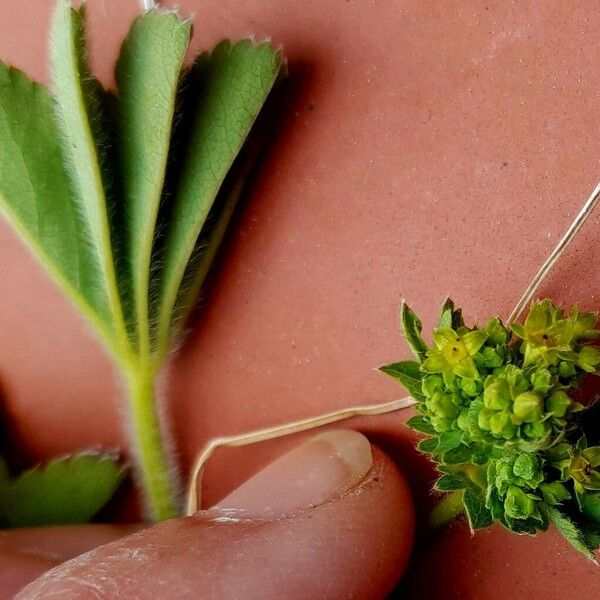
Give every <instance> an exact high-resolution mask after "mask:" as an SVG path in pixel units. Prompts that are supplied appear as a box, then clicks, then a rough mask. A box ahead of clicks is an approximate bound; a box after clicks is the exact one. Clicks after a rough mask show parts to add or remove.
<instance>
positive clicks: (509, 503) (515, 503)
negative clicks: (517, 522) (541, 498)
mask: <svg viewBox="0 0 600 600" xmlns="http://www.w3.org/2000/svg"><path fill="white" fill-rule="evenodd" d="M504 511H505V512H506V515H507V516H509V517H510V518H511V519H529V518H530V517H533V516H534V515H535V514H536V512H537V510H536V498H535V496H533V495H532V494H527V493H526V492H524V491H523V490H522V489H521V488H520V487H518V486H516V485H511V486H509V488H508V490H507V491H506V498H505V500H504Z"/></svg>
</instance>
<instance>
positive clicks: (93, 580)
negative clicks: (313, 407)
mask: <svg viewBox="0 0 600 600" xmlns="http://www.w3.org/2000/svg"><path fill="white" fill-rule="evenodd" d="M413 533H414V513H413V506H412V500H411V496H410V493H409V491H408V487H407V485H406V482H405V481H404V479H403V478H402V476H401V475H400V473H399V472H398V470H397V469H396V467H395V466H394V464H393V463H392V461H391V460H390V459H389V458H387V457H386V456H385V455H384V454H383V453H382V452H381V451H379V450H378V449H377V448H372V447H371V445H370V444H369V442H368V440H367V439H366V438H365V437H364V436H363V435H361V434H360V433H357V432H354V431H350V430H337V431H329V432H326V433H323V434H321V435H318V436H316V437H314V438H312V439H310V440H309V441H308V442H306V443H304V444H303V445H302V446H300V447H299V448H297V449H295V450H293V451H292V452H290V453H289V454H287V455H285V456H283V457H281V458H280V459H278V460H276V461H275V462H274V463H272V464H271V465H269V466H268V467H267V468H266V469H264V470H263V471H261V472H260V473H258V474H257V475H255V476H254V477H253V478H251V479H250V480H248V481H247V482H246V483H245V484H243V485H242V486H241V487H240V488H238V489H237V490H236V491H235V492H233V493H232V494H231V495H230V496H228V497H227V498H225V499H224V500H223V501H222V502H221V503H220V504H219V505H218V506H216V507H213V508H211V509H210V510H205V511H199V512H198V513H196V515H194V516H193V517H189V518H182V519H173V520H171V521H167V522H164V523H161V524H158V525H155V526H154V527H151V528H148V529H145V530H143V531H140V532H138V533H135V534H133V535H130V536H128V537H125V538H123V539H120V540H118V541H115V542H112V543H109V544H106V545H104V546H101V547H99V548H97V549H95V550H92V551H91V552H88V553H87V554H84V555H81V556H79V557H77V558H74V559H72V560H70V561H68V562H66V563H64V564H62V565H60V566H59V567H57V568H55V569H52V570H51V571H49V572H47V573H46V574H45V575H43V576H42V577H41V578H39V579H38V580H36V581H34V582H33V583H32V584H30V585H29V586H27V587H26V588H25V589H24V590H22V591H21V593H20V594H18V595H17V598H18V599H21V600H25V599H34V598H50V597H53V598H54V597H56V598H69V599H87V598H111V599H112V598H127V599H128V600H132V599H136V598H140V599H141V598H144V599H148V600H151V599H154V598H156V599H159V598H178V599H182V600H185V599H188V598H189V599H192V598H193V599H197V598H206V599H211V598H215V599H219V600H223V599H229V598H249V599H252V598H261V599H271V598H272V599H278V600H279V599H280V598H286V599H291V600H294V599H296V598H297V599H303V600H304V599H306V598H328V599H331V600H335V599H346V598H356V599H363V598H364V599H369V600H376V599H378V598H384V597H385V596H386V595H387V594H388V593H389V592H390V591H391V590H392V589H393V587H394V585H395V584H396V583H397V582H398V580H399V578H400V577H401V575H402V573H403V571H404V569H405V567H406V564H407V561H408V558H409V555H410V550H411V547H412V541H413Z"/></svg>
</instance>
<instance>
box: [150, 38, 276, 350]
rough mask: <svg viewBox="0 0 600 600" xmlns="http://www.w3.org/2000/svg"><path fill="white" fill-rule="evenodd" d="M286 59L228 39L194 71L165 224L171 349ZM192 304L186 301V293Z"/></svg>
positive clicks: (162, 328) (164, 289) (164, 285)
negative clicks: (235, 174)
mask: <svg viewBox="0 0 600 600" xmlns="http://www.w3.org/2000/svg"><path fill="white" fill-rule="evenodd" d="M280 66H281V56H280V54H279V53H278V52H276V51H274V50H273V48H272V47H271V46H270V45H269V44H254V43H253V42H250V41H248V40H244V41H242V42H238V43H237V44H233V45H232V44H230V43H229V42H223V43H221V44H219V45H218V46H217V47H216V48H215V49H214V50H213V51H212V52H211V53H205V54H202V55H201V56H200V57H199V58H198V60H197V61H196V63H195V65H194V66H193V68H192V69H191V71H190V74H189V81H188V85H189V87H190V92H193V93H194V95H195V107H194V112H193V121H192V125H191V130H190V132H189V134H188V136H187V140H186V147H185V150H184V153H183V157H182V166H181V169H180V172H179V177H178V185H177V187H176V189H175V190H174V199H173V206H172V210H171V212H170V214H169V223H168V225H167V226H166V227H165V239H164V246H163V248H162V251H161V252H160V254H159V255H158V257H157V261H158V262H159V264H160V266H161V272H160V281H159V285H158V289H159V292H158V300H157V316H156V322H157V329H156V334H155V338H156V339H155V344H156V345H157V347H158V350H157V352H158V355H159V356H162V355H164V353H165V352H166V351H167V349H168V346H169V341H170V338H171V332H172V331H173V329H172V328H173V327H174V326H176V324H177V315H174V314H173V312H174V308H175V307H176V306H179V307H180V308H181V307H184V306H186V305H189V304H190V303H192V302H193V301H194V300H195V297H194V296H192V295H191V294H189V293H188V292H189V290H186V289H182V288H181V284H182V281H183V279H184V275H185V272H186V268H187V265H188V262H189V260H190V257H191V256H192V254H193V252H194V249H195V247H196V243H197V240H198V237H199V235H200V233H201V231H202V228H203V226H204V224H205V222H206V219H207V217H208V215H209V212H210V210H211V207H212V206H213V203H214V202H215V199H216V197H217V195H218V193H219V190H220V189H221V186H222V184H223V181H224V178H225V176H226V174H227V172H228V171H229V169H230V168H231V166H232V164H233V162H234V160H235V158H236V157H237V155H238V154H239V152H240V150H241V148H242V145H243V143H244V141H245V140H246V138H247V136H248V134H249V131H250V128H251V127H252V125H253V124H254V122H255V120H256V118H257V117H258V114H259V112H260V109H261V107H262V106H263V104H264V102H265V100H266V98H267V96H268V95H269V93H270V92H271V90H272V88H273V85H274V83H275V81H276V79H277V76H278V74H279V70H280ZM182 295H183V296H186V297H187V301H182V300H181V296H182Z"/></svg>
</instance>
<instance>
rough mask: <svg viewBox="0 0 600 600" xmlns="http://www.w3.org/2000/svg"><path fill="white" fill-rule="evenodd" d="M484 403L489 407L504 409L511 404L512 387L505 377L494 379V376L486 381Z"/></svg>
mask: <svg viewBox="0 0 600 600" xmlns="http://www.w3.org/2000/svg"><path fill="white" fill-rule="evenodd" d="M483 403H484V404H485V406H486V407H487V408H492V409H495V410H503V409H505V408H508V407H509V406H510V388H509V386H508V383H507V381H506V380H505V379H494V378H493V376H492V377H490V378H488V380H487V381H486V386H485V390H484V392H483Z"/></svg>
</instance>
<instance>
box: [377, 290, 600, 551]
mask: <svg viewBox="0 0 600 600" xmlns="http://www.w3.org/2000/svg"><path fill="white" fill-rule="evenodd" d="M596 322H597V314H595V313H586V312H580V311H579V310H578V308H574V309H572V310H571V311H570V313H568V314H567V313H565V311H564V310H563V309H561V308H559V307H557V306H556V305H554V304H553V303H552V302H551V301H550V300H542V301H540V302H536V303H534V304H533V305H532V307H531V310H530V312H529V314H528V316H527V318H526V319H525V322H524V323H523V325H520V324H512V325H511V326H510V327H506V326H504V325H503V323H502V322H501V320H500V319H499V318H498V317H495V318H493V319H491V320H490V321H489V322H488V323H487V324H486V325H485V326H484V327H482V328H480V327H477V326H475V327H467V326H466V325H465V324H464V322H463V319H462V315H461V311H460V310H456V309H455V308H454V304H453V303H452V301H451V300H447V301H446V302H445V303H444V305H443V307H442V314H441V317H440V321H439V324H438V327H437V328H436V329H434V331H433V345H432V346H428V345H427V344H426V343H425V341H424V340H423V338H422V335H421V331H422V324H421V321H420V320H419V318H418V317H417V316H416V315H415V313H414V312H412V310H410V308H408V306H406V305H404V306H403V308H402V328H403V331H404V335H405V337H406V340H407V342H408V344H409V345H410V347H411V349H412V350H413V351H414V353H415V355H416V357H417V359H418V361H401V362H399V363H394V364H390V365H386V366H384V367H382V370H383V371H384V372H385V373H387V374H389V375H391V376H393V377H394V378H395V379H397V380H398V381H400V382H401V383H402V384H403V385H404V386H405V387H406V388H407V390H408V391H409V393H410V394H411V395H412V396H413V397H414V398H415V400H417V402H418V404H417V410H418V411H419V413H420V414H419V415H418V416H416V417H413V418H412V419H410V420H409V421H408V425H409V426H410V427H412V428H413V429H415V430H417V431H419V432H421V433H424V434H426V435H427V438H426V439H424V440H423V441H421V442H420V444H419V448H420V449H421V450H422V451H424V452H427V453H428V454H430V455H431V456H432V457H433V459H434V460H435V462H436V463H437V467H438V470H439V472H440V474H441V476H440V478H439V479H438V481H437V483H436V487H437V489H438V490H440V491H449V492H452V493H454V494H455V495H457V494H458V495H460V497H461V499H462V502H463V505H464V509H465V512H466V514H467V517H468V519H469V523H470V525H471V528H472V529H478V528H482V527H487V526H488V525H490V524H491V523H493V522H499V523H501V524H502V525H504V526H505V527H507V528H508V529H510V530H511V531H514V532H516V533H527V534H534V533H536V532H537V531H541V530H545V529H547V528H548V526H549V523H550V522H553V523H555V524H556V526H557V528H558V529H559V531H561V533H562V534H563V535H564V536H565V537H566V538H567V539H568V540H569V542H570V543H571V544H572V545H573V546H575V547H576V548H577V549H578V550H580V551H581V552H583V553H584V554H586V555H587V556H588V557H590V558H592V559H593V552H594V550H596V549H597V548H598V547H599V546H600V445H590V443H589V438H590V435H592V439H593V441H594V442H595V443H598V444H600V427H596V431H595V435H594V430H593V427H592V425H593V423H592V419H591V417H590V415H592V413H593V412H594V410H596V411H597V407H596V405H595V404H592V405H590V406H588V407H584V406H583V405H582V404H580V403H579V402H577V401H576V400H575V399H574V397H573V392H574V391H575V390H576V389H577V388H579V387H580V383H581V379H582V376H583V375H584V374H585V373H594V374H598V373H599V372H600V350H599V349H598V348H596V347H595V346H593V345H590V341H591V340H594V339H596V338H597V337H599V336H600V331H599V330H597V329H596V328H595V327H596ZM590 428H591V433H590Z"/></svg>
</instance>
